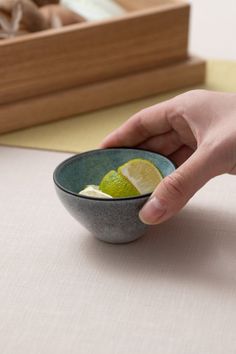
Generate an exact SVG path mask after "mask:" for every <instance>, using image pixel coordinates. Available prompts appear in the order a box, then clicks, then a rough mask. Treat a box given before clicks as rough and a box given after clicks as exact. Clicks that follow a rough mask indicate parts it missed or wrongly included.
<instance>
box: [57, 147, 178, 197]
mask: <svg viewBox="0 0 236 354" xmlns="http://www.w3.org/2000/svg"><path fill="white" fill-rule="evenodd" d="M105 150H134V151H145V152H149V153H152V154H154V155H159V156H161V157H164V158H165V159H166V160H167V161H168V162H169V163H170V164H171V165H172V167H173V168H174V169H176V165H175V164H174V162H173V161H172V160H170V159H169V157H167V156H165V155H163V154H160V153H158V152H155V151H151V150H147V149H141V148H132V147H109V148H99V149H93V150H88V151H84V152H81V153H76V154H75V155H73V156H71V157H68V158H67V159H65V160H63V161H62V162H60V163H59V164H58V165H57V167H56V168H55V170H54V172H53V182H54V183H55V185H56V187H58V188H59V189H60V190H62V191H63V192H65V193H67V194H70V195H73V196H74V197H76V198H81V199H88V200H94V201H103V202H106V203H109V202H116V201H122V200H134V199H135V200H137V199H146V198H147V197H150V196H151V195H152V193H146V194H141V195H137V196H134V197H121V198H97V197H91V196H87V195H81V194H80V195H79V194H78V193H75V192H72V191H70V190H69V189H67V188H65V187H63V186H62V185H61V184H60V183H59V182H58V181H57V178H56V175H57V173H58V170H59V169H60V168H61V167H62V166H63V165H64V164H65V163H68V162H70V161H71V160H75V159H77V158H78V156H82V155H88V154H91V153H95V152H98V151H105Z"/></svg>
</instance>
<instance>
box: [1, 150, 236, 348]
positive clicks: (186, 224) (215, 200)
mask: <svg viewBox="0 0 236 354" xmlns="http://www.w3.org/2000/svg"><path fill="white" fill-rule="evenodd" d="M68 156H69V155H68V154H64V153H56V152H45V151H36V150H30V149H28V150H27V149H16V148H4V147H0V165H1V174H0V195H1V203H0V215H1V218H0V244H1V245H0V269H1V270H0V318H1V321H0V353H2V354H25V353H30V354H51V353H56V354H65V353H66V354H78V353H81V354H95V353H96V354H111V353H113V354H130V353H136V354H139V353H140V354H143V353H149V354H156V353H161V354H199V353H204V354H205V353H212V354H222V353H227V354H235V352H236V336H235V328H236V256H235V255H236V220H235V210H236V188H235V177H233V176H228V175H224V176H221V177H218V178H216V179H214V180H212V181H211V182H209V184H208V185H206V186H205V187H204V188H203V189H202V190H201V191H200V192H199V193H198V194H197V195H196V196H195V197H194V198H193V199H192V200H191V202H190V203H189V205H188V206H187V207H186V208H185V209H184V210H183V211H182V212H181V213H180V214H179V215H178V216H176V217H174V218H173V219H172V220H170V221H168V222H166V223H164V224H162V225H160V226H158V227H153V228H151V229H150V231H149V233H148V234H147V235H146V236H145V237H143V238H142V239H140V240H139V241H137V242H134V243H132V244H128V245H122V246H114V245H109V244H105V243H102V242H99V241H97V240H96V239H95V238H93V237H92V236H91V235H90V234H89V233H88V232H87V231H86V230H85V229H84V228H83V227H82V226H81V225H79V223H77V222H76V221H75V220H74V219H72V218H71V216H70V215H69V214H67V212H66V211H65V210H64V208H63V206H62V205H60V202H59V200H58V199H57V196H56V193H55V190H54V186H53V182H52V172H53V170H54V168H55V167H56V165H57V164H58V163H59V162H61V161H62V160H63V159H65V158H66V157H68ZM196 177H197V176H196Z"/></svg>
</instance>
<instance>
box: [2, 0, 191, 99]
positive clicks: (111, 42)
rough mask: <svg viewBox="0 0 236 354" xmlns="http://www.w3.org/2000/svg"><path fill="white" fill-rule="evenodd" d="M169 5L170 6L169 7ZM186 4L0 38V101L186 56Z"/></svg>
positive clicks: (106, 77) (127, 72) (102, 77)
mask: <svg viewBox="0 0 236 354" xmlns="http://www.w3.org/2000/svg"><path fill="white" fill-rule="evenodd" d="M171 4H172V5H171ZM188 19H189V5H188V4H185V3H182V2H181V1H180V2H179V3H176V4H174V5H173V2H171V1H170V2H169V3H167V5H166V6H165V7H163V6H162V7H160V8H158V7H156V8H155V9H153V8H152V9H149V10H148V9H147V10H145V11H143V12H142V11H140V12H134V13H128V14H127V15H126V16H122V17H120V18H115V19H112V20H107V21H101V22H91V23H82V24H78V25H72V26H67V27H64V28H62V29H59V30H58V31H57V32H55V31H52V30H51V31H43V32H39V33H36V34H31V35H25V36H22V37H19V38H16V39H14V40H11V41H10V40H9V41H8V40H5V41H1V42H0V77H1V86H0V104H5V103H8V102H14V101H17V100H20V99H26V98H29V97H33V96H38V95H42V94H47V93H52V92H56V91H60V90H66V89H70V88H74V87H78V86H81V85H84V84H89V83H94V82H97V81H104V80H106V79H110V78H114V77H117V76H125V75H127V74H130V73H134V72H139V71H143V70H147V69H153V68H156V67H157V66H158V65H161V64H165V63H170V62H172V63H173V62H175V61H177V60H182V59H186V57H187V40H188Z"/></svg>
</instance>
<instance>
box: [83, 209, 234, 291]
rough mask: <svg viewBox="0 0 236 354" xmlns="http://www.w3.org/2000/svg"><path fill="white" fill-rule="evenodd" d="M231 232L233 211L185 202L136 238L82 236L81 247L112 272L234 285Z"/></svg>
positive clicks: (123, 275)
mask: <svg viewBox="0 0 236 354" xmlns="http://www.w3.org/2000/svg"><path fill="white" fill-rule="evenodd" d="M235 236H236V220H235V216H234V215H233V214H230V215H229V214H223V215H222V213H220V212H219V211H217V210H214V209H211V210H210V209H206V210H205V209H203V208H196V207H192V206H187V207H186V208H185V209H184V210H183V211H181V212H180V213H179V214H178V215H177V216H175V217H173V218H172V219H171V220H169V221H166V222H165V223H163V224H161V225H157V226H153V227H150V229H149V231H148V232H147V234H146V235H144V236H143V237H142V238H141V239H139V240H138V241H136V242H133V243H129V244H125V245H112V244H107V243H103V242H101V241H98V240H96V239H94V238H93V237H87V238H84V240H83V242H84V244H83V250H84V252H86V256H87V257H88V258H89V260H90V261H91V262H92V263H94V266H95V267H99V268H101V269H103V270H104V269H108V271H109V272H112V274H113V275H114V276H122V277H134V276H135V277H139V276H140V277H145V276H148V278H149V280H150V279H151V280H153V281H155V279H157V278H160V277H164V278H165V279H167V278H169V279H172V280H175V281H176V280H177V281H183V280H184V281H188V282H193V283H195V284H198V285H199V284H202V285H204V286H206V285H207V286H210V287H213V286H214V287H220V288H222V286H225V287H227V288H228V287H230V288H234V289H235V288H236V262H235V258H236V257H235V255H236V237H235Z"/></svg>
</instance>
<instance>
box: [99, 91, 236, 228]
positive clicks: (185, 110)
mask: <svg viewBox="0 0 236 354" xmlns="http://www.w3.org/2000/svg"><path fill="white" fill-rule="evenodd" d="M101 146H102V147H103V148H108V147H120V146H126V147H131V146H132V147H138V148H144V149H148V150H152V151H155V152H159V153H161V154H163V155H165V156H168V157H169V158H170V159H171V160H172V161H173V162H174V163H175V164H176V165H177V166H178V167H177V169H176V171H175V172H173V173H172V174H171V175H169V176H167V177H165V178H164V179H163V180H162V182H161V183H160V184H159V185H158V186H157V188H156V190H155V191H154V192H153V194H152V196H151V198H150V199H149V201H148V202H147V203H146V204H145V205H144V207H143V208H142V210H141V211H140V214H139V216H140V219H141V220H142V221H143V222H144V223H147V224H159V223H161V222H163V221H165V220H167V219H169V218H170V217H171V216H172V215H174V214H176V213H177V212H178V211H179V210H180V209H181V208H182V207H183V206H184V205H185V204H186V203H187V202H188V200H189V199H190V198H191V197H192V196H193V195H194V194H195V193H196V192H197V191H198V190H199V189H200V188H201V187H202V186H203V185H204V184H205V183H206V182H207V181H209V180H210V179H211V178H213V177H215V176H217V175H220V174H223V173H230V174H236V94H229V93H217V92H210V91H205V90H193V91H189V92H186V93H184V94H181V95H179V96H176V97H174V98H172V99H170V100H168V101H166V102H163V103H160V104H157V105H154V106H152V107H149V108H146V109H144V110H142V111H140V112H138V113H136V114H135V115H134V116H132V117H131V118H130V119H129V120H128V121H127V122H125V123H124V124H123V125H122V126H121V127H119V128H118V129H116V130H115V131H114V132H112V133H111V134H110V135H109V136H107V137H106V138H105V139H104V141H103V142H102V144H101Z"/></svg>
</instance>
